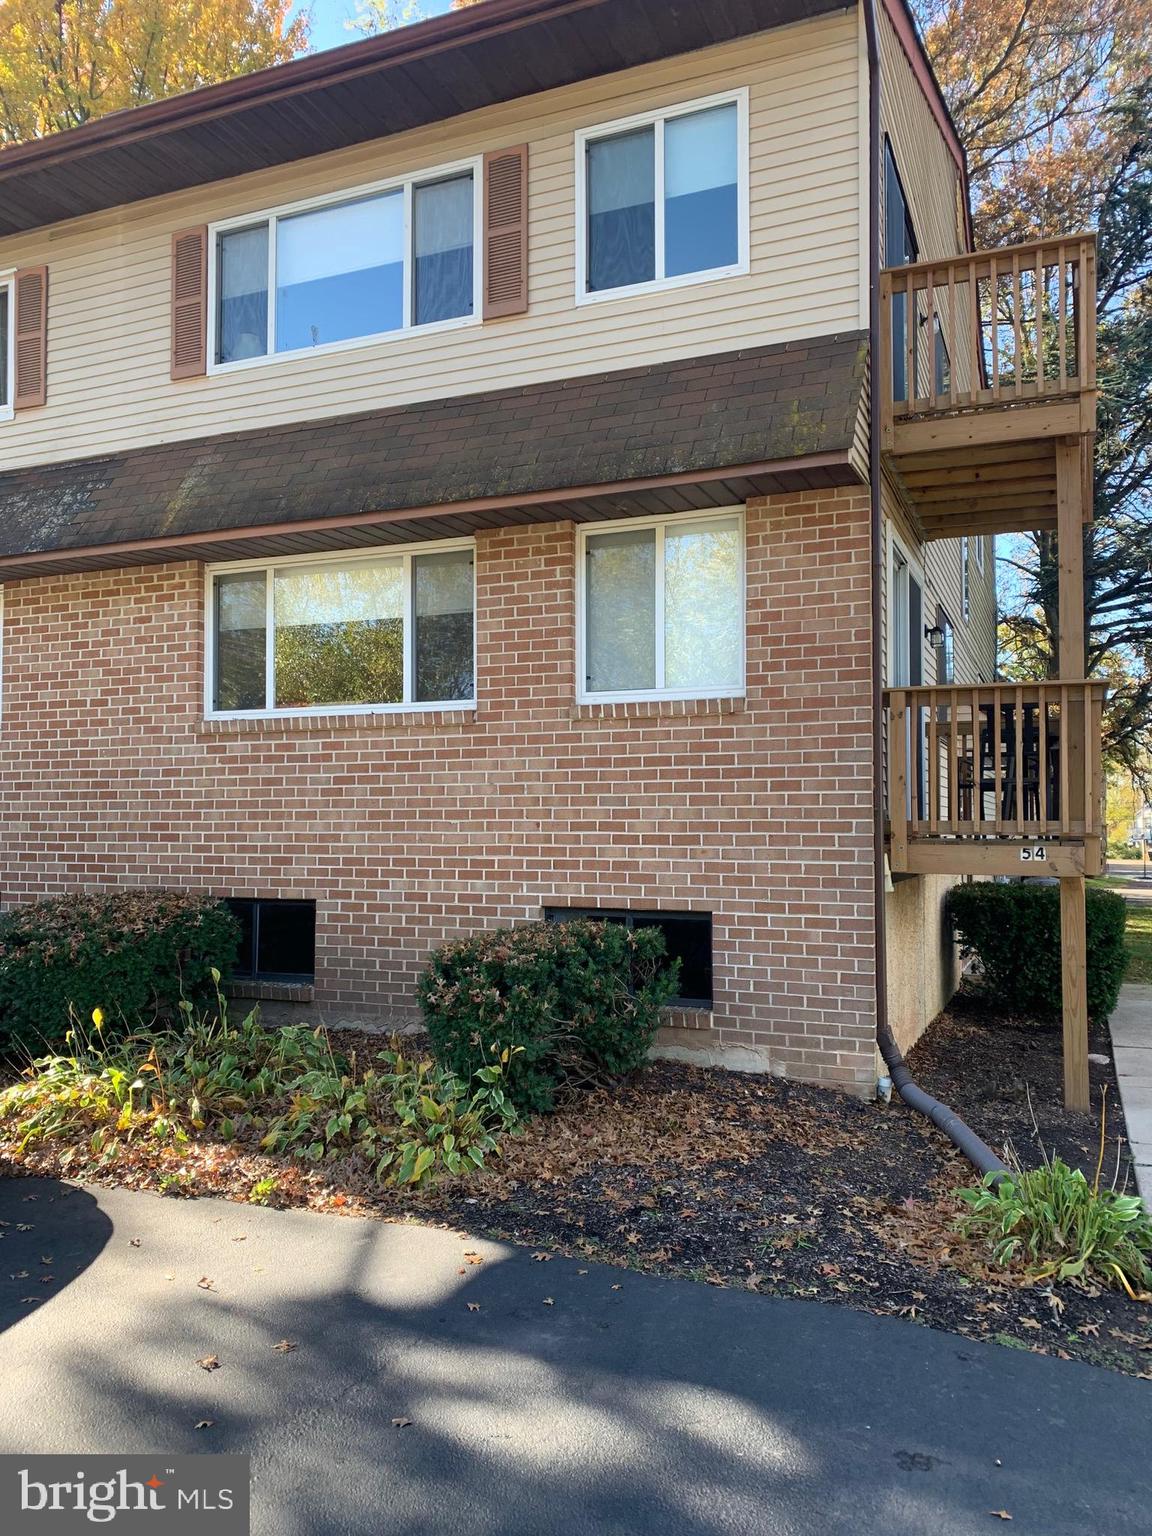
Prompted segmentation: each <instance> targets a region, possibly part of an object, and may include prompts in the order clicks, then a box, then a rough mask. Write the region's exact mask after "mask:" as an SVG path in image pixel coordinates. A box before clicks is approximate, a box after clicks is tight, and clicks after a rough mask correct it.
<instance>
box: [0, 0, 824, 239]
mask: <svg viewBox="0 0 1152 1536" xmlns="http://www.w3.org/2000/svg"><path fill="white" fill-rule="evenodd" d="M844 7H845V0H724V3H723V4H720V3H719V0H698V3H692V4H680V5H669V4H668V0H485V3H484V4H483V5H477V6H474V7H469V8H467V9H465V10H462V11H450V12H448V13H447V14H446V15H444V16H438V17H434V18H433V19H432V20H430V21H425V22H419V23H417V24H415V25H412V26H405V27H400V28H397V29H396V30H395V31H392V32H386V33H383V34H381V35H380V36H379V37H372V38H366V39H365V40H364V41H362V42H357V43H348V44H346V45H345V46H344V47H341V48H333V49H328V50H326V51H324V52H322V53H318V54H311V55H308V56H306V57H304V58H301V59H294V60H292V61H291V62H289V63H287V64H281V65H277V66H275V67H274V68H271V69H264V70H259V71H257V72H256V73H254V74H250V75H245V76H242V77H240V78H238V79H235V80H227V81H224V82H222V83H221V84H219V85H212V86H205V87H203V88H202V89H200V90H196V91H189V92H187V93H186V94H184V95H181V96H172V97H168V98H167V99H165V100H163V101H157V102H150V103H148V104H147V105H145V106H142V107H135V108H132V109H131V110H128V111H124V112H118V113H112V114H109V115H108V116H107V117H103V118H98V119H97V120H95V121H94V122H91V123H85V124H83V125H82V126H81V127H79V128H73V129H69V130H67V131H65V132H63V133H56V134H51V135H49V136H48V137H46V138H43V139H38V140H35V141H33V142H31V143H28V144H22V145H15V146H12V147H10V148H7V149H0V234H9V233H16V232H18V231H22V230H28V229H34V228H37V227H40V226H43V225H47V224H52V223H56V222H58V221H61V220H64V219H69V218H74V217H78V216H80V215H83V214H86V213H92V212H96V211H98V210H100V209H106V208H113V207H116V206H119V205H121V204H126V203H133V202H139V201H140V200H142V199H144V198H148V197H154V196H160V195H163V194H164V193H167V192H173V191H177V190H181V189H184V188H188V187H192V186H197V185H202V184H205V183H208V182H212V181H217V180H222V179H226V178H228V177H231V176H236V175H242V174H245V173H246V172H249V171H253V170H258V169H262V168H266V167H268V166H271V165H278V164H285V163H288V162H291V161H294V160H298V159H304V158H307V157H309V156H313V155H317V154H322V153H325V152H327V151H330V150H334V149H338V148H343V147H347V146H348V145H351V144H357V143H364V142H367V141H370V140H373V139H380V138H386V137H387V136H388V135H390V134H392V133H396V132H402V131H405V130H407V129H411V128H413V127H416V126H419V125H422V124H426V123H432V122H436V121H442V120H445V119H448V118H451V117H453V116H456V115H458V114H460V113H463V112H468V111H473V110H476V109H478V108H482V107H485V106H489V105H494V104H496V103H500V102H507V101H511V100H516V99H518V98H521V97H525V96H530V95H533V94H534V93H536V92H539V91H543V90H551V89H555V88H558V87H562V86H564V85H567V84H571V83H573V82H575V81H577V80H582V79H589V78H595V77H598V76H602V75H605V74H609V73H612V72H614V71H618V70H621V69H627V68H630V67H632V66H634V65H637V64H644V63H648V62H651V61H653V60H655V59H660V58H667V57H670V56H673V55H676V54H682V53H689V52H693V51H695V50H697V49H699V48H703V47H708V46H711V45H713V44H715V43H719V42H724V41H728V40H731V39H733V38H736V37H742V36H748V35H752V34H755V33H757V32H763V31H768V30H770V29H771V28H773V27H777V26H782V25H787V24H789V23H792V22H796V21H799V20H803V19H805V18H807V17H813V16H820V15H824V14H828V13H830V12H833V11H836V10H842V9H844ZM590 13H591V14H590ZM585 17H587V19H586V20H585Z"/></svg>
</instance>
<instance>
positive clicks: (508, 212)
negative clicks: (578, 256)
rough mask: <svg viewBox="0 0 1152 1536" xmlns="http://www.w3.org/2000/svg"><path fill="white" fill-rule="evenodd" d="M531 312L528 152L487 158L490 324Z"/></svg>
mask: <svg viewBox="0 0 1152 1536" xmlns="http://www.w3.org/2000/svg"><path fill="white" fill-rule="evenodd" d="M527 308H528V146H527V144H519V145H517V146H516V147H515V148H513V149H495V150H489V152H488V153H487V154H486V155H485V156H484V319H485V320H496V319H498V318H499V317H500V316H501V315H519V314H523V312H524V311H525V310H526V309H527Z"/></svg>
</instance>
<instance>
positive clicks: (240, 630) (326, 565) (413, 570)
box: [206, 542, 476, 715]
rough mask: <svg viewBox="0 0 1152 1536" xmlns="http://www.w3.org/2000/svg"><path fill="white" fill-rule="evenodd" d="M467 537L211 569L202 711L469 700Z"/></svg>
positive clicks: (471, 597) (471, 606) (471, 655)
mask: <svg viewBox="0 0 1152 1536" xmlns="http://www.w3.org/2000/svg"><path fill="white" fill-rule="evenodd" d="M475 607H476V604H475V578H474V551H473V546H472V544H471V543H470V542H469V543H458V542H454V543H451V544H435V545H432V546H427V545H422V546H420V548H419V549H418V550H412V551H407V550H406V551H403V552H401V553H398V554H389V555H375V554H362V553H359V554H355V555H340V556H336V557H323V558H319V559H317V558H315V557H309V556H304V557H302V558H297V559H289V560H284V561H280V562H277V563H276V564H273V565H256V564H254V563H253V562H251V561H248V562H246V563H245V564H243V565H240V566H219V567H217V568H215V569H214V570H211V571H210V572H209V575H208V636H209V643H208V667H207V698H206V707H207V711H208V713H209V714H212V715H221V714H227V715H232V714H298V713H301V712H305V713H307V712H312V713H324V712H333V711H338V712H340V713H347V712H350V711H355V712H368V711H372V710H381V709H389V708H393V709H418V708H427V707H431V706H435V705H443V704H451V705H453V706H457V705H459V704H461V703H467V704H471V703H472V702H473V701H474V699H475V694H476V661H475V643H474V614H475Z"/></svg>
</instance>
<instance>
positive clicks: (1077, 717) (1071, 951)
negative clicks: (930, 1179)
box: [1056, 438, 1092, 1110]
mask: <svg viewBox="0 0 1152 1536" xmlns="http://www.w3.org/2000/svg"><path fill="white" fill-rule="evenodd" d="M1056 513H1057V527H1056V537H1057V540H1058V546H1057V552H1058V555H1059V560H1060V592H1059V597H1060V655H1059V662H1060V678H1061V681H1063V682H1072V681H1074V680H1077V679H1079V678H1082V677H1083V676H1084V674H1085V671H1086V670H1087V665H1086V650H1085V643H1084V638H1085V637H1084V479H1083V474H1082V470H1081V460H1080V444H1079V441H1078V440H1077V439H1075V438H1073V439H1071V440H1069V441H1065V442H1060V443H1057V445H1056ZM1066 708H1067V711H1068V719H1067V720H1065V721H1064V722H1063V729H1062V736H1063V747H1064V752H1065V754H1066V757H1067V763H1068V767H1067V771H1066V773H1064V772H1062V775H1061V776H1062V778H1063V781H1064V783H1065V784H1066V785H1067V792H1068V801H1069V803H1068V806H1067V814H1068V815H1069V816H1070V818H1071V820H1072V822H1073V823H1076V822H1079V823H1080V825H1081V827H1082V828H1085V822H1086V817H1087V811H1088V803H1087V802H1088V797H1087V794H1086V792H1085V778H1084V763H1085V754H1086V753H1087V750H1088V741H1087V736H1086V734H1085V733H1086V731H1087V729H1088V723H1089V721H1090V719H1091V717H1092V714H1091V711H1090V710H1087V709H1086V708H1085V705H1084V701H1083V698H1082V697H1080V698H1078V699H1077V700H1076V702H1073V701H1072V700H1071V699H1069V701H1068V703H1067V705H1066ZM1087 947H1088V941H1087V933H1086V918H1085V894H1084V881H1083V879H1080V878H1071V879H1062V880H1061V881H1060V965H1061V977H1062V988H1063V1005H1064V1107H1065V1109H1076V1110H1087V1109H1088V1107H1089V1104H1088V987H1087V976H1086V974H1085V972H1086V966H1087Z"/></svg>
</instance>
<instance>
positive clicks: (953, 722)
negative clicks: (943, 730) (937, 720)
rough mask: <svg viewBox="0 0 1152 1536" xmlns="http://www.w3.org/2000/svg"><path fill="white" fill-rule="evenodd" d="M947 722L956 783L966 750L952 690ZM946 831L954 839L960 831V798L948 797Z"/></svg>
mask: <svg viewBox="0 0 1152 1536" xmlns="http://www.w3.org/2000/svg"><path fill="white" fill-rule="evenodd" d="M948 720H949V724H950V727H951V729H950V732H949V736H950V740H951V742H952V756H953V757H954V758H955V759H956V767H955V770H954V771H955V774H956V779H957V782H959V781H960V779H961V778H962V777H963V774H962V773H961V763H962V762H963V761H964V759H965V755H966V753H967V751H968V748H967V747H966V746H965V745H964V732H963V731H962V730H961V728H960V711H959V709H958V708H957V698H956V690H955V688H953V689H952V691H951V693H950V694H949V695H948ZM948 830H949V831H950V832H951V833H952V835H953V836H954V837H955V835H956V834H957V832H959V830H960V797H959V795H949V797H948Z"/></svg>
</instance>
